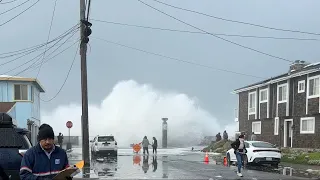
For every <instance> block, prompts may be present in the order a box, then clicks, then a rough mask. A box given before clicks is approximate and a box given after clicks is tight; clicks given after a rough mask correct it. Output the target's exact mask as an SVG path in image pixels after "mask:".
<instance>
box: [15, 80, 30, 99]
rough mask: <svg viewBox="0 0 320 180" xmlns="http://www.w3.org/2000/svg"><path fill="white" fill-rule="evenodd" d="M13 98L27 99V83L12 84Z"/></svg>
mask: <svg viewBox="0 0 320 180" xmlns="http://www.w3.org/2000/svg"><path fill="white" fill-rule="evenodd" d="M14 100H15V101H27V100H28V85H25V84H15V85H14Z"/></svg>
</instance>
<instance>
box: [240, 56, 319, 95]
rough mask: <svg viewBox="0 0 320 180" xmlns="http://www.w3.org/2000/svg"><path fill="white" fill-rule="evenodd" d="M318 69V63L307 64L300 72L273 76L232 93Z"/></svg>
mask: <svg viewBox="0 0 320 180" xmlns="http://www.w3.org/2000/svg"><path fill="white" fill-rule="evenodd" d="M319 68H320V62H317V63H312V64H307V65H306V66H305V67H304V68H302V69H301V70H297V71H291V72H287V73H284V74H281V75H278V76H275V77H271V78H268V79H265V80H263V81H260V82H257V83H254V84H250V85H248V86H244V87H241V88H238V89H235V90H234V91H237V90H240V89H244V88H249V87H251V86H256V85H260V84H264V83H267V82H269V81H271V80H275V79H279V78H283V77H286V76H289V75H292V74H297V73H301V72H304V71H308V70H311V69H319Z"/></svg>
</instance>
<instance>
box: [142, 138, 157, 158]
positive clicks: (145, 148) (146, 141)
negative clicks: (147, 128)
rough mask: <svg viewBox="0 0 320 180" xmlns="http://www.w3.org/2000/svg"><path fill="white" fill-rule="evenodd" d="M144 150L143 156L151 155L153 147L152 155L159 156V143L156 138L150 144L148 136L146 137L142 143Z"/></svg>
mask: <svg viewBox="0 0 320 180" xmlns="http://www.w3.org/2000/svg"><path fill="white" fill-rule="evenodd" d="M141 144H142V148H143V154H146V152H147V154H148V155H149V145H151V146H152V153H153V154H157V148H158V141H157V139H156V138H155V137H153V138H152V144H150V142H149V140H148V138H147V136H144V138H143V140H142V142H141Z"/></svg>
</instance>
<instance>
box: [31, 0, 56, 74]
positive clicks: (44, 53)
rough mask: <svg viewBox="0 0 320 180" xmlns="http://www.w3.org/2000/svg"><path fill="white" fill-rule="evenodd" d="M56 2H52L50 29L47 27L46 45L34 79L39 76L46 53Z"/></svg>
mask: <svg viewBox="0 0 320 180" xmlns="http://www.w3.org/2000/svg"><path fill="white" fill-rule="evenodd" d="M57 1H58V0H55V1H54V6H53V12H52V16H51V22H50V27H49V32H48V37H47V43H46V47H45V50H44V52H43V56H42V60H41V65H40V67H39V70H38V73H37V75H36V79H37V78H38V76H39V74H40V70H41V67H42V63H43V60H44V57H45V55H46V52H47V44H48V42H49V38H50V34H51V29H52V23H53V18H54V13H55V11H56V6H57Z"/></svg>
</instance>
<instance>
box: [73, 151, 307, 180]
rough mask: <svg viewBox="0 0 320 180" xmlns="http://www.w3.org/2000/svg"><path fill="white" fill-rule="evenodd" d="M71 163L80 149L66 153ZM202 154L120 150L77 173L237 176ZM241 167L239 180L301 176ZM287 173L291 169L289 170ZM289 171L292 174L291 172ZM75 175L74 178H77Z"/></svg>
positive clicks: (154, 176)
mask: <svg viewBox="0 0 320 180" xmlns="http://www.w3.org/2000/svg"><path fill="white" fill-rule="evenodd" d="M68 155H69V161H70V163H76V162H77V161H79V160H81V149H80V150H77V149H74V151H73V152H71V153H68ZM203 158H204V154H203V153H201V152H191V151H190V150H185V151H184V150H180V151H179V152H178V151H177V150H176V149H172V150H170V149H166V150H161V149H159V151H158V154H157V155H152V154H150V155H149V156H148V155H145V156H143V155H142V154H134V153H133V152H132V150H130V149H121V150H119V152H118V156H117V157H104V158H97V159H92V160H91V168H90V170H86V171H87V172H85V173H84V174H78V175H77V176H76V178H77V177H79V178H81V177H87V178H89V177H90V178H99V179H210V178H212V179H224V178H227V179H239V177H237V176H236V172H235V171H236V167H234V166H231V167H224V166H223V165H221V164H220V163H219V161H214V160H213V159H214V155H211V158H210V162H209V163H208V164H206V163H204V162H203ZM254 168H255V167H253V168H248V169H244V171H243V175H244V177H243V178H242V179H256V180H258V179H302V178H296V177H293V176H284V175H283V173H282V172H280V171H279V170H278V172H276V171H274V172H273V173H270V172H262V171H261V170H260V171H257V170H259V169H254ZM288 172H289V173H287V174H290V170H289V171H288ZM291 174H292V173H291ZM76 178H75V179H76Z"/></svg>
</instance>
